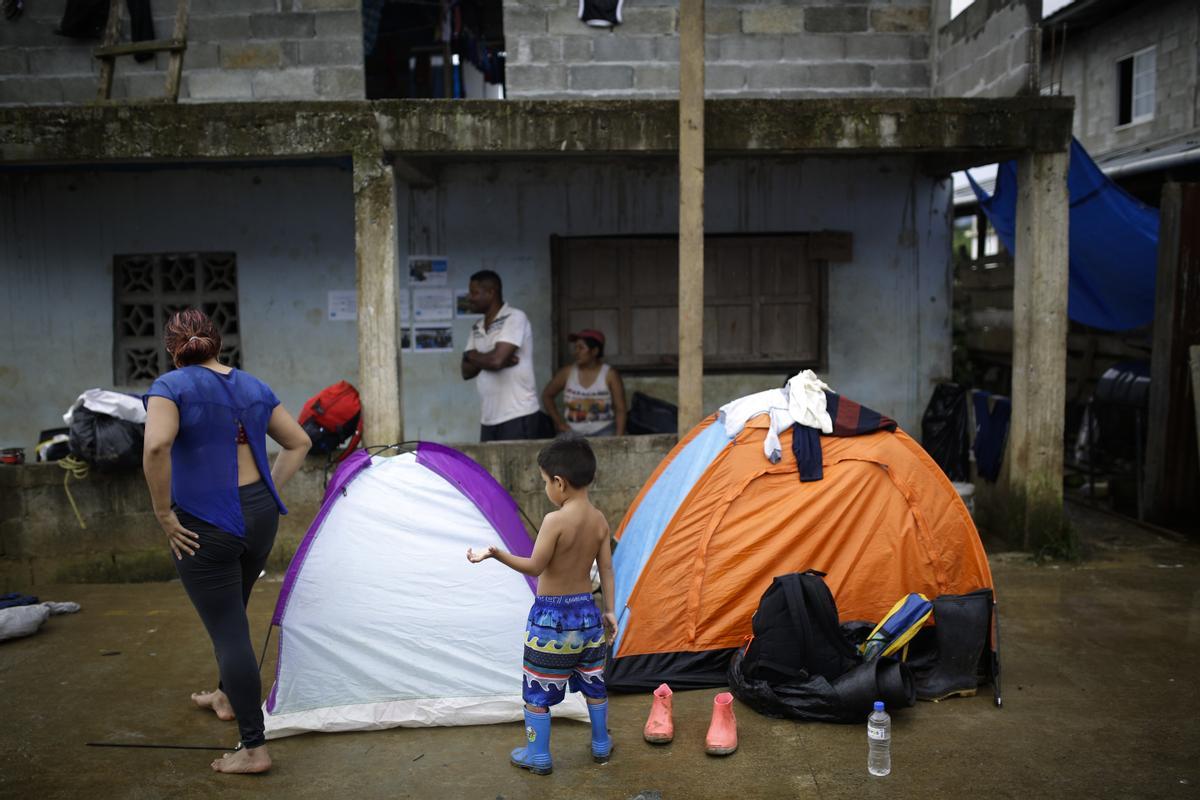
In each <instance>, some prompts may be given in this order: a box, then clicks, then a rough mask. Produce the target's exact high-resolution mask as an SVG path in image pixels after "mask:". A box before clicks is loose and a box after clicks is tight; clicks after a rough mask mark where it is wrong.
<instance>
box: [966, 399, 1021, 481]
mask: <svg viewBox="0 0 1200 800" xmlns="http://www.w3.org/2000/svg"><path fill="white" fill-rule="evenodd" d="M973 399H974V402H975V467H976V469H977V470H978V471H979V475H980V477H982V478H984V479H985V480H987V481H989V482H991V483H995V482H996V481H997V480H998V479H999V478H1000V467H1001V465H1002V464H1003V463H1004V446H1005V442H1006V440H1007V439H1008V423H1009V420H1010V419H1011V418H1012V403H1011V402H1010V401H1009V399H1008V398H1007V397H1000V396H999V395H996V396H993V395H992V393H991V392H983V391H977V392H975V394H974V398H973Z"/></svg>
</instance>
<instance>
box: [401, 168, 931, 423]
mask: <svg viewBox="0 0 1200 800" xmlns="http://www.w3.org/2000/svg"><path fill="white" fill-rule="evenodd" d="M676 174H677V173H676V169H675V165H674V164H673V163H670V162H666V161H644V162H626V163H625V164H624V165H614V164H611V163H593V162H587V161H559V162H556V163H551V162H539V163H524V164H513V163H509V164H483V163H466V164H461V165H456V166H448V167H443V168H442V169H441V171H440V172H439V174H438V185H437V186H436V187H434V188H432V189H422V190H415V189H414V190H411V191H409V192H404V191H403V190H401V192H400V194H401V195H402V205H403V211H402V213H401V215H400V216H401V220H400V222H401V225H400V238H401V247H402V249H403V247H404V242H405V241H407V245H408V252H410V253H438V254H443V255H447V256H448V257H449V259H450V284H451V286H453V287H458V288H465V287H466V284H467V279H468V277H469V276H470V274H471V273H472V272H475V271H477V270H479V269H484V268H490V269H494V270H496V271H497V272H499V273H500V274H501V277H502V278H503V280H504V283H505V297H506V299H507V300H508V301H509V302H510V303H511V304H512V305H515V306H517V307H519V308H522V309H524V310H525V312H526V313H527V314H529V317H530V320H531V322H532V323H533V330H534V338H535V346H534V349H535V358H536V365H535V366H536V373H537V379H538V383H539V386H540V385H544V383H545V382H546V381H548V380H549V378H550V375H551V374H552V369H553V364H552V363H551V360H552V355H551V353H552V348H551V344H552V342H551V336H552V331H551V269H550V237H551V236H552V235H560V236H590V235H612V234H664V233H665V234H670V233H674V232H676V231H677V229H678V227H677V226H678V223H677V217H678V205H677V203H678V200H677V198H678V187H677V177H676ZM406 194H407V197H404V195H406ZM949 202H950V188H949V182H948V181H937V180H934V179H931V178H928V177H924V176H922V175H920V174H919V173H918V171H917V169H916V167H915V165H914V163H913V162H912V161H911V160H907V159H870V160H868V159H860V160H845V159H843V160H833V159H808V160H800V159H787V160H784V159H774V160H765V159H758V160H721V161H716V162H714V163H710V164H709V166H708V169H707V171H706V196H705V213H706V230H707V231H708V232H710V233H756V232H803V231H818V230H839V231H849V232H850V233H851V234H852V235H853V237H854V260H853V261H852V262H849V263H844V264H833V265H831V266H830V272H829V276H830V286H829V320H828V332H829V369H828V371H827V373H826V376H825V377H826V379H827V380H828V382H829V383H830V384H831V385H832V386H833V388H834V389H836V390H838V391H840V392H842V393H844V394H846V395H847V396H849V397H852V398H854V399H856V400H858V401H859V402H862V403H864V404H866V405H869V406H871V407H873V408H876V409H877V410H879V411H882V412H884V413H887V414H890V415H892V416H894V417H895V418H896V419H897V420H898V421H899V422H900V424H901V425H902V426H903V427H905V428H907V429H908V430H910V431H913V432H916V431H917V427H918V422H919V420H920V415H921V411H922V410H923V408H924V406H925V403H926V402H928V399H929V396H930V394H931V392H932V389H933V385H934V383H935V382H936V380H937V379H939V378H945V377H946V376H948V375H949V374H950V366H951V357H950V356H951V336H950V334H951V331H950V302H951V262H950V223H949V212H948V208H949ZM469 328H470V323H469V321H465V320H460V321H457V322H456V323H455V345H456V347H457V349H458V350H460V351H461V349H462V343H463V341H465V339H464V337H465V335H466V334H467V332H468V331H469ZM459 357H460V356H459V353H457V352H456V353H452V354H430V353H413V354H409V353H405V354H404V356H403V358H402V363H403V381H404V401H405V402H404V409H405V415H404V416H405V435H406V436H407V437H409V438H418V437H426V438H434V439H442V440H447V441H471V440H474V439H475V438H476V437H477V436H478V422H479V400H478V396H477V393H476V390H475V387H474V385H473V384H470V383H463V382H462V381H461V380H460V379H459V376H458V361H459ZM785 377H786V376H784V375H783V374H782V373H779V374H773V373H772V374H764V373H753V374H745V375H736V374H735V375H728V374H724V375H710V376H706V378H705V393H704V404H705V410H706V411H712V410H715V409H716V408H717V407H719V406H720V405H722V404H723V403H725V402H727V401H729V400H731V399H734V398H736V397H738V396H740V395H742V394H747V393H749V392H752V391H758V390H760V389H764V388H770V387H773V386H779V385H780V384H781V382H782V380H783V379H784V378H785ZM627 386H628V388H629V390H630V391H632V390H633V389H637V388H642V389H644V390H648V391H649V392H650V393H652V394H656V395H658V396H662V397H665V398H668V399H674V397H675V391H676V390H675V380H674V378H673V377H654V378H639V379H629V380H627Z"/></svg>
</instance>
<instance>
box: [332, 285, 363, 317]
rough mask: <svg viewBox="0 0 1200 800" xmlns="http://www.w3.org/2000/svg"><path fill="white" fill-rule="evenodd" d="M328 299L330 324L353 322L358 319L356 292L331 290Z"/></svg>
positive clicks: (351, 290) (352, 290)
mask: <svg viewBox="0 0 1200 800" xmlns="http://www.w3.org/2000/svg"><path fill="white" fill-rule="evenodd" d="M328 297H329V299H328V306H329V321H330V322H353V321H354V320H356V319H358V292H356V291H355V290H354V289H338V290H331V291H330V292H329V293H328Z"/></svg>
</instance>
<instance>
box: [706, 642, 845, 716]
mask: <svg viewBox="0 0 1200 800" xmlns="http://www.w3.org/2000/svg"><path fill="white" fill-rule="evenodd" d="M744 659H745V655H744V654H743V653H742V651H741V650H738V651H737V652H736V653H734V654H733V658H732V659H731V660H730V662H729V672H728V674H727V675H726V677H727V678H728V680H729V691H731V692H733V696H734V697H736V698H737V699H738V700H740V701H741V702H742V703H745V704H746V705H748V706H750V708H752V709H754V710H755V711H757V712H758V713H759V714H762V715H763V716H766V717H775V718H777V719H799V720H806V721H809V722H841V723H850V722H859V721H860V720H858V719H857V718H856V717H854V715H853V714H852V713H851V711H850V709H847V708H846V707H845V706H844V705H843V704H842V699H841V697H840V696H838V693H837V691H836V690H835V689H834V688H833V684H831V683H830V682H829V681H827V680H826V679H825V678H823V677H821V676H820V675H809V674H808V673H801V674H800V675H797V676H796V677H795V678H793V679H792V680H790V681H788V682H787V683H777V684H770V683H767V682H766V681H763V680H756V679H754V678H747V677H746V675H745V672H744V671H743V670H742V664H743V660H744ZM863 719H865V717H864V718H863Z"/></svg>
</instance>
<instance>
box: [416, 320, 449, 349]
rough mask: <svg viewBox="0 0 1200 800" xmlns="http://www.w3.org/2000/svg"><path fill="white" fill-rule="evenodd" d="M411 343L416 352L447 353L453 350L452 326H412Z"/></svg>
mask: <svg viewBox="0 0 1200 800" xmlns="http://www.w3.org/2000/svg"><path fill="white" fill-rule="evenodd" d="M413 345H414V349H415V350H416V351H417V352H418V353H449V352H452V351H453V350H454V328H452V327H450V326H449V325H446V326H444V327H438V328H414V329H413Z"/></svg>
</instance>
